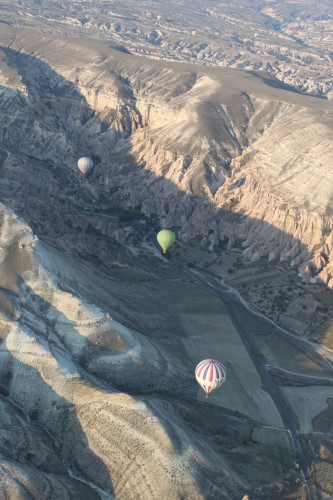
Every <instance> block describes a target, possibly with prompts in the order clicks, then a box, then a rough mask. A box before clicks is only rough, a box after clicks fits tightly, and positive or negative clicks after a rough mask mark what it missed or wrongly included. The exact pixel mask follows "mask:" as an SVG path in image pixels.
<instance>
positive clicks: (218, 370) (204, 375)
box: [195, 359, 227, 396]
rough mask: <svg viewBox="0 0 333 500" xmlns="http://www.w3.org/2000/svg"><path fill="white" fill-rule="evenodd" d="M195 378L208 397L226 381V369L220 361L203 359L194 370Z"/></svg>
mask: <svg viewBox="0 0 333 500" xmlns="http://www.w3.org/2000/svg"><path fill="white" fill-rule="evenodd" d="M195 378H196V379H197V382H198V384H199V385H201V387H202V388H203V390H204V391H205V393H206V394H207V396H208V394H210V393H211V392H212V391H214V389H217V388H218V387H220V385H222V384H223V383H224V382H225V381H226V378H227V369H226V367H225V366H223V365H222V363H221V361H217V360H216V359H204V360H203V361H200V363H199V364H198V365H197V367H196V369H195Z"/></svg>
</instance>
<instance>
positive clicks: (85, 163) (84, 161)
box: [77, 156, 94, 177]
mask: <svg viewBox="0 0 333 500" xmlns="http://www.w3.org/2000/svg"><path fill="white" fill-rule="evenodd" d="M77 166H78V169H79V170H80V172H81V174H82V175H83V177H85V176H86V175H87V173H88V172H90V170H91V169H92V168H93V166H94V162H93V161H92V159H91V158H87V157H86V156H83V157H82V158H80V159H79V161H78V162H77Z"/></svg>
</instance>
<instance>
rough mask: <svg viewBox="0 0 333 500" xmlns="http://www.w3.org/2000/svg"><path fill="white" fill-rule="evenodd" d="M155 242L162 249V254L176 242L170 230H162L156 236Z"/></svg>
mask: <svg viewBox="0 0 333 500" xmlns="http://www.w3.org/2000/svg"><path fill="white" fill-rule="evenodd" d="M157 241H158V243H159V245H160V246H161V247H162V250H163V253H167V250H168V248H170V247H171V246H172V245H173V244H174V242H175V241H176V235H175V233H173V232H172V231H170V229H162V231H160V232H159V233H158V234H157Z"/></svg>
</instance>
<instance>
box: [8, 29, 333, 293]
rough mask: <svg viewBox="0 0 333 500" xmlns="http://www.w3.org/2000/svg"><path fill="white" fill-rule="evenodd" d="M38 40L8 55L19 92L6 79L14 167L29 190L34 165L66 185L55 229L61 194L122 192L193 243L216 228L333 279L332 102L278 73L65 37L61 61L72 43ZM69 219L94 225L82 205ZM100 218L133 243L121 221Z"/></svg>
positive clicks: (215, 236) (26, 39)
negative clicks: (78, 167) (86, 157)
mask: <svg viewBox="0 0 333 500" xmlns="http://www.w3.org/2000/svg"><path fill="white" fill-rule="evenodd" d="M6 29H7V28H6ZM6 29H5V30H4V31H3V32H2V37H3V42H2V43H3V44H5V40H6ZM11 32H12V29H9V28H8V29H7V36H9V35H10V33H11ZM36 43H37V36H36V35H35V34H33V33H28V32H27V33H24V32H23V33H21V34H20V36H19V37H17V39H16V41H15V42H14V43H13V44H11V47H10V48H5V51H4V55H5V56H6V58H7V59H8V61H10V62H11V68H14V69H11V72H12V74H13V72H14V71H15V70H16V72H17V77H16V80H15V79H14V78H13V77H12V81H13V82H14V84H13V85H12V87H11V90H10V87H8V82H7V84H6V83H5V82H4V86H3V89H4V90H3V98H2V106H3V108H4V109H10V110H11V112H10V114H4V115H2V116H3V118H2V126H3V129H4V130H5V133H4V136H3V139H2V148H3V150H4V151H5V154H6V155H7V156H6V159H4V160H3V167H2V168H3V172H5V177H7V178H8V179H9V178H11V179H12V181H11V182H15V183H19V186H18V188H17V191H18V192H19V193H21V198H22V196H23V197H24V196H27V195H28V192H29V195H30V196H33V193H34V192H35V191H36V190H37V191H38V189H42V187H41V186H38V180H35V179H34V185H33V186H32V185H31V184H32V183H31V181H30V180H29V178H28V177H29V175H30V174H29V173H28V169H34V168H37V169H40V168H42V169H45V168H48V169H49V174H48V175H51V176H53V177H54V176H55V175H56V174H57V173H59V174H60V177H59V178H58V179H57V181H56V182H58V186H59V187H58V191H59V192H61V195H60V196H59V194H57V196H56V198H57V200H58V201H56V200H54V201H51V200H52V198H51V197H50V206H49V207H45V208H44V209H43V213H44V216H45V218H44V222H41V221H40V224H42V226H40V227H44V228H45V229H43V230H44V231H45V232H46V233H49V232H50V230H51V231H52V224H51V226H50V216H51V213H53V212H54V206H53V203H58V202H59V200H60V199H63V200H65V199H66V198H67V199H68V197H70V198H72V199H76V200H78V199H81V201H82V202H83V200H84V199H85V198H86V196H87V195H88V193H89V197H90V202H89V203H91V198H94V199H95V201H96V200H97V201H99V202H101V201H103V202H107V201H108V200H110V194H109V193H110V192H112V193H113V194H114V193H116V199H117V200H118V203H120V204H122V206H124V205H125V206H126V205H128V206H132V207H141V210H142V211H143V212H144V213H145V214H146V215H148V216H152V215H155V214H156V215H158V216H159V217H161V220H162V222H163V224H167V225H171V226H174V227H178V229H179V231H180V235H181V238H182V240H183V241H190V240H191V239H194V238H195V237H201V239H202V238H203V237H206V240H202V244H204V245H206V246H208V247H209V248H210V250H214V248H215V247H216V246H217V245H218V243H219V242H220V241H223V240H225V239H226V238H227V239H228V240H229V246H232V245H233V244H234V243H235V242H236V241H237V240H238V241H239V242H241V243H242V245H243V247H244V255H245V256H246V257H247V258H248V259H250V260H252V261H255V260H257V259H259V258H260V257H263V256H267V257H268V258H269V259H270V260H272V259H279V260H286V259H287V260H289V261H290V263H291V265H292V266H295V267H297V268H299V270H300V273H301V275H302V276H303V278H304V280H305V281H314V280H315V279H316V276H317V277H318V279H319V280H323V281H324V282H325V283H327V284H328V285H329V286H331V284H330V280H331V250H330V248H331V246H330V239H329V238H330V234H331V227H332V222H331V209H330V203H331V192H332V188H333V185H332V184H333V177H332V173H331V169H330V165H331V164H332V158H333V150H332V127H331V116H332V113H333V107H332V104H331V103H330V102H328V101H324V100H321V99H318V98H314V97H307V96H302V95H299V94H297V93H295V92H291V91H290V90H288V89H284V90H282V89H279V88H276V80H274V79H273V80H272V79H270V77H269V76H268V75H261V74H257V73H256V74H247V73H244V72H243V73H242V72H234V71H233V70H226V69H225V70H215V69H208V68H207V69H205V70H204V71H203V70H201V69H198V68H194V67H193V66H181V67H179V66H177V65H174V64H171V63H165V64H162V63H155V62H151V61H145V62H144V64H143V62H142V60H140V59H138V58H136V57H134V56H132V55H130V54H124V53H119V52H116V51H110V50H106V48H105V46H104V45H103V44H98V43H95V44H92V45H91V46H90V47H89V49H87V50H88V53H87V52H84V55H83V54H82V52H81V51H80V47H81V45H80V44H82V42H78V41H75V42H74V41H71V42H70V43H69V41H68V40H66V50H67V53H68V54H71V53H72V54H75V57H76V62H77V68H75V69H73V67H72V65H67V66H66V65H64V64H63V63H60V62H59V61H60V59H59V54H60V53H62V51H63V50H64V44H65V42H64V41H63V40H61V39H54V38H52V37H48V38H47V39H46V42H45V45H44V46H43V47H39V48H37V49H35V44H36ZM33 50H34V54H35V55H34V57H32V56H31V55H29V53H32V51H33ZM71 51H72V52H71ZM87 56H89V60H90V61H91V63H90V64H89V65H86V64H85V65H84V63H85V61H86V58H87ZM83 66H84V69H83ZM31 67H34V72H33V73H32V72H31V70H30V68H31ZM28 68H29V71H28ZM80 68H81V69H80ZM15 82H16V83H15ZM22 84H23V85H24V88H25V89H26V90H25V93H23V94H22V93H21V92H20V91H19V89H18V86H19V85H22ZM55 96H56V97H55ZM23 131H24V133H23ZM26 151H29V153H30V154H29V155H26V154H25V153H26ZM31 151H33V156H34V160H33V161H31ZM83 151H84V152H85V153H84V154H88V153H89V154H90V155H92V156H93V157H94V158H95V162H96V165H97V166H96V169H95V172H94V174H93V178H92V182H91V183H89V185H87V187H86V188H85V190H84V191H85V192H83V191H82V190H81V187H80V186H79V185H78V183H77V180H76V179H75V176H74V174H73V172H74V170H75V163H76V159H77V157H78V156H81V154H82V152H83ZM18 153H19V154H20V157H18ZM43 162H44V163H43ZM13 172H15V180H14V176H13ZM18 173H19V175H20V176H21V178H20V179H18V178H17V175H18ZM43 175H44V180H43V183H44V186H45V185H46V189H48V188H47V185H48V183H47V182H46V177H45V171H44V173H43ZM22 179H24V180H25V181H24V182H22ZM65 179H66V180H65ZM5 182H6V181H5ZM53 182H54V179H53V180H52V182H51V180H50V184H51V183H53ZM28 186H29V187H28ZM2 189H3V190H6V187H5V185H4V186H3V187H2ZM24 193H26V194H25V195H24ZM36 194H38V193H36ZM113 194H112V195H111V200H110V201H112V199H113ZM18 202H19V200H18V199H16V203H18ZM35 203H37V204H38V203H40V202H39V201H38V196H36V201H35ZM26 210H28V211H29V208H28V209H26ZM33 211H35V210H33ZM69 211H70V208H69ZM66 217H69V219H72V221H71V222H70V223H69V222H68V224H71V227H77V228H79V227H83V228H84V231H85V230H86V228H87V223H86V222H84V221H80V216H79V215H78V214H77V213H76V214H75V215H74V214H72V215H70V214H69V213H68V214H67V215H66ZM47 219H48V220H49V223H48V224H46V220H47ZM91 223H93V219H91ZM96 224H97V227H98V228H99V229H101V230H102V232H103V233H104V234H108V235H110V236H111V235H112V236H113V235H114V236H115V238H116V239H118V241H123V242H124V236H123V235H121V234H120V233H119V231H118V229H117V228H116V226H114V225H112V223H109V225H108V227H106V222H105V223H103V224H102V225H103V228H102V226H101V222H98V223H97V222H96ZM56 226H59V220H57V223H56ZM62 229H63V230H64V229H65V228H64V225H63V224H62ZM119 238H120V239H119ZM327 238H328V239H327Z"/></svg>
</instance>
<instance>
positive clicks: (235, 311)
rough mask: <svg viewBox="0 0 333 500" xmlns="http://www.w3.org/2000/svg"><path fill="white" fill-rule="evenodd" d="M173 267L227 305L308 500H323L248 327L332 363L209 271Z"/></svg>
mask: <svg viewBox="0 0 333 500" xmlns="http://www.w3.org/2000/svg"><path fill="white" fill-rule="evenodd" d="M151 242H152V244H153V245H154V247H155V248H157V249H159V247H158V244H157V241H156V237H155V236H154V235H151ZM169 263H170V264H173V265H175V266H176V267H178V268H180V269H182V270H183V271H184V272H185V273H187V274H188V275H190V276H191V277H192V278H194V279H195V280H197V281H199V282H201V283H202V284H203V285H204V286H205V287H207V288H209V289H210V290H211V291H212V292H213V293H214V294H215V295H217V297H218V298H219V299H220V300H221V302H222V303H223V305H224V307H225V308H226V310H227V312H228V314H229V316H230V319H231V321H232V322H233V324H234V326H235V328H236V330H237V332H238V334H239V336H240V338H241V340H242V342H243V344H244V346H245V348H246V350H247V352H248V354H249V356H250V357H251V359H252V362H253V364H254V366H255V367H256V369H257V371H258V373H259V375H260V377H261V380H262V384H263V386H264V387H265V389H266V390H267V392H268V393H269V394H270V396H271V398H272V400H273V401H274V403H275V405H276V408H277V410H278V412H279V413H280V415H281V418H282V421H283V423H284V425H285V428H286V429H287V430H288V432H289V435H290V439H291V444H292V448H293V450H294V458H295V460H296V461H297V462H298V464H299V468H300V472H301V475H302V478H303V481H304V484H305V487H306V491H307V498H308V500H318V498H319V497H318V493H317V489H316V487H315V484H314V483H313V481H312V478H311V472H310V468H309V465H308V463H307V460H306V457H305V454H304V452H303V450H302V446H301V443H300V439H299V434H298V432H299V423H298V420H297V417H296V415H295V414H294V412H293V411H292V409H291V408H290V407H289V405H288V403H287V401H286V399H285V398H284V396H283V394H282V393H281V391H280V389H279V387H278V386H277V385H276V384H275V382H274V379H273V377H272V376H271V375H270V367H269V365H268V364H267V360H266V359H265V357H264V356H263V354H262V353H261V352H260V350H259V349H258V347H257V345H256V344H255V342H254V341H253V339H252V338H251V335H249V334H248V325H251V324H253V322H254V320H255V322H256V324H258V323H261V324H262V325H263V326H264V329H266V330H272V329H274V330H275V331H276V333H277V334H278V335H282V336H283V339H284V340H285V341H286V342H288V343H289V344H290V345H292V346H293V347H294V348H295V349H297V350H299V351H300V352H302V353H303V354H304V355H306V356H307V357H308V358H310V359H311V360H312V361H313V362H315V363H316V364H317V365H319V366H320V367H321V368H324V369H325V370H326V371H329V372H330V373H333V369H332V365H331V363H330V362H329V361H328V360H327V359H326V358H324V357H323V356H321V355H320V354H318V353H317V352H315V351H314V349H313V348H312V346H311V344H309V345H307V344H306V343H304V342H302V341H299V340H298V339H296V338H295V339H294V338H292V336H291V335H290V334H288V333H287V332H285V331H283V330H281V329H279V328H278V327H277V326H276V325H275V324H274V323H273V322H272V321H270V320H269V319H266V318H265V317H264V316H263V315H261V314H257V313H255V312H254V311H251V310H250V309H249V308H248V307H246V305H245V304H243V303H242V301H240V300H239V299H238V298H237V296H236V294H235V295H234V297H233V296H232V294H231V293H230V291H231V289H230V287H229V290H227V291H224V290H222V289H221V288H218V287H216V286H214V285H212V284H211V283H210V282H209V281H207V279H205V278H204V277H203V276H202V274H203V273H206V270H204V269H201V268H197V267H196V268H195V272H194V270H193V269H189V268H188V267H187V266H186V265H185V264H184V263H182V262H180V260H179V259H177V258H175V257H171V258H170V259H169ZM207 274H209V275H210V276H213V277H214V278H215V279H220V280H221V277H219V276H217V275H214V274H213V273H211V272H209V271H208V273H207ZM279 330H280V331H279ZM303 344H304V345H303Z"/></svg>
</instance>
